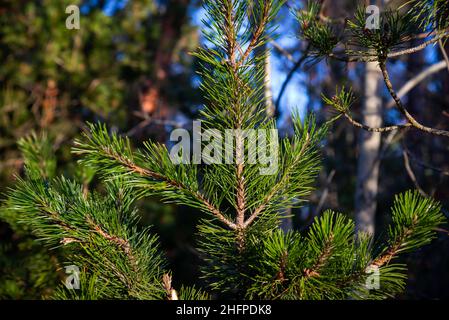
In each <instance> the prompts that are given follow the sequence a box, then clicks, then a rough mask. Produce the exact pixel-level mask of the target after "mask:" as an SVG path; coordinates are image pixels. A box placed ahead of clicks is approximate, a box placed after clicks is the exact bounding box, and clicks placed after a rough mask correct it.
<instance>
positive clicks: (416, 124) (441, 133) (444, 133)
mask: <svg viewBox="0 0 449 320" xmlns="http://www.w3.org/2000/svg"><path fill="white" fill-rule="evenodd" d="M379 66H380V69H381V71H382V76H383V78H384V82H385V85H386V86H387V89H388V92H389V93H390V95H391V97H392V98H393V100H394V101H395V102H396V106H397V108H398V109H399V111H400V112H401V113H402V114H403V115H404V116H405V118H406V119H407V120H408V122H410V124H411V125H412V126H413V127H415V128H417V129H419V130H421V131H424V132H427V133H430V134H433V135H436V136H445V137H449V131H445V130H440V129H434V128H430V127H427V126H424V125H422V124H421V123H419V122H418V121H416V120H415V118H413V116H412V115H411V114H410V113H409V112H408V111H407V109H406V108H405V107H404V105H403V104H402V101H401V99H400V98H399V97H398V96H397V94H396V92H395V91H394V89H393V84H392V83H391V81H390V75H389V74H388V71H387V67H386V64H385V61H383V62H380V63H379Z"/></svg>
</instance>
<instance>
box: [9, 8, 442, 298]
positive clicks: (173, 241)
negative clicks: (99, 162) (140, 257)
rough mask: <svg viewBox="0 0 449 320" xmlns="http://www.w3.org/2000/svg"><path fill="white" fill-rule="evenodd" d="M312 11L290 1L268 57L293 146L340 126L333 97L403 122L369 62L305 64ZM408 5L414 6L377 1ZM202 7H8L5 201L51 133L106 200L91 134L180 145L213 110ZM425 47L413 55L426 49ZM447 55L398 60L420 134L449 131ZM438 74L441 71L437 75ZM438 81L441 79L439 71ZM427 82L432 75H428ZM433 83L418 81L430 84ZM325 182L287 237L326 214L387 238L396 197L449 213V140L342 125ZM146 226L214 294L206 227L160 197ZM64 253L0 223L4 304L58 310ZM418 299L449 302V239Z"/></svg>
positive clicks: (427, 270)
mask: <svg viewBox="0 0 449 320" xmlns="http://www.w3.org/2000/svg"><path fill="white" fill-rule="evenodd" d="M305 2H306V1H303V0H296V1H286V3H285V5H284V7H283V9H282V10H281V12H280V14H279V16H278V18H277V21H276V22H277V24H278V25H279V27H278V29H277V37H275V38H274V39H272V41H270V42H269V43H267V44H266V48H265V49H266V50H268V51H269V52H270V57H269V59H267V60H266V61H265V65H264V66H263V67H264V68H265V72H266V79H267V82H266V84H265V91H266V94H267V96H269V97H271V99H270V102H269V109H270V112H271V115H272V116H273V117H276V121H277V122H278V126H279V127H280V130H281V134H282V135H289V134H290V133H291V130H292V127H291V121H290V119H291V113H292V111H298V112H299V113H300V114H301V115H304V114H306V113H309V112H314V113H315V114H316V115H317V118H318V120H319V122H320V123H324V122H325V121H326V120H328V119H330V118H331V117H332V116H333V114H332V113H331V112H330V110H329V109H328V108H327V107H325V106H324V105H323V103H322V100H321V97H320V95H321V94H322V93H325V94H327V95H328V96H332V95H333V94H334V92H335V87H336V86H337V85H338V86H341V85H346V86H352V88H353V90H354V92H355V94H356V96H357V97H358V99H357V101H356V104H355V105H354V106H353V109H352V110H353V113H354V117H355V118H357V119H359V120H360V121H361V122H363V123H366V124H369V125H372V126H380V125H382V124H383V125H390V124H395V123H400V122H401V121H402V120H401V116H400V114H399V113H398V112H397V110H396V109H395V108H393V105H392V103H391V101H390V99H389V95H388V92H387V91H386V88H385V86H384V84H383V82H382V81H381V80H382V78H381V75H379V73H378V72H377V71H376V68H372V66H369V65H366V64H362V63H358V64H357V63H349V64H346V63H342V62H337V61H326V60H321V61H316V60H311V59H306V56H307V43H303V42H302V41H300V40H298V37H297V34H298V31H299V26H298V24H297V22H296V21H295V19H294V17H293V15H292V14H291V10H298V9H300V8H302V7H304V5H305ZM363 2H364V1H357V0H341V1H330V0H327V1H325V11H324V13H325V14H326V15H327V16H330V17H331V18H334V19H336V20H338V19H340V20H343V21H344V19H345V18H350V17H351V16H352V15H353V14H354V12H355V8H356V6H357V4H360V3H363ZM385 2H388V5H390V6H393V7H394V6H397V5H400V4H402V3H404V2H406V1H401V0H399V1H378V4H379V5H380V6H382V5H387V3H385ZM73 4H74V5H77V6H78V7H79V8H80V13H81V16H80V29H79V30H77V29H74V30H69V29H67V28H66V19H67V17H68V16H69V14H67V13H66V8H67V6H69V5H73ZM204 18H205V15H204V11H203V9H202V7H201V1H196V0H193V1H189V0H158V1H157V0H29V1H27V0H2V1H0V61H1V67H0V202H1V201H3V200H4V198H5V192H6V191H7V188H8V187H10V186H11V185H12V184H13V183H14V175H17V174H22V173H23V160H22V157H21V154H20V151H19V149H18V145H17V141H18V139H20V138H21V137H24V136H27V135H29V134H30V133H32V132H36V133H42V132H45V133H46V134H47V137H48V139H49V140H50V141H51V143H52V149H53V152H54V153H55V154H56V156H57V163H58V167H57V171H58V174H64V175H66V176H70V177H72V178H74V179H76V180H78V181H80V182H82V183H83V184H85V185H86V187H88V188H91V189H94V188H97V185H98V182H99V181H98V180H97V178H96V177H95V174H94V173H93V172H89V171H88V170H87V169H83V168H79V167H77V165H76V159H74V158H73V157H72V155H71V154H70V148H71V143H72V141H73V139H74V138H76V137H78V136H79V135H80V133H81V132H82V130H83V129H84V128H85V122H86V121H90V122H97V121H101V122H104V123H106V124H107V125H108V127H109V128H111V130H114V131H116V132H120V133H121V134H123V135H127V136H129V137H130V138H131V139H132V140H133V142H134V144H135V145H136V146H139V144H141V143H142V141H144V140H146V139H154V140H158V141H160V142H163V143H167V140H168V137H169V133H170V131H171V130H173V129H174V128H177V127H186V128H188V127H189V123H191V121H192V119H195V118H197V117H198V111H199V110H200V109H201V106H202V103H203V101H202V98H201V93H200V91H199V85H200V77H199V76H198V75H197V74H196V72H195V71H196V70H197V69H198V65H197V61H196V60H195V58H194V57H193V56H192V55H190V54H189V53H190V52H192V51H194V50H195V49H196V48H197V47H198V46H201V45H207V42H206V41H205V40H204V38H203V37H202V35H201V27H202V20H203V19H204ZM413 45H414V44H413V41H412V42H410V46H413ZM444 52H446V54H449V43H448V44H446V45H445V46H444V45H443V47H440V46H438V45H436V46H430V47H428V48H427V49H426V50H423V51H419V52H417V53H415V54H412V55H408V56H403V57H399V58H397V59H395V60H391V61H390V64H389V65H388V67H389V69H390V72H391V75H392V81H393V83H394V84H395V86H396V87H397V88H398V89H400V88H402V87H403V86H405V85H407V86H408V87H409V89H410V88H411V89H410V90H409V91H408V92H406V93H405V94H404V95H403V99H404V102H405V103H406V104H407V107H408V109H409V110H410V111H411V113H412V114H413V115H414V116H415V118H416V119H418V120H419V121H420V122H422V123H425V124H427V125H429V126H432V127H436V128H440V129H446V130H448V129H449V66H445V65H443V64H442V63H441V62H442V61H444ZM436 65H438V67H435V66H436ZM429 68H430V69H429ZM428 70H431V72H429V71H428ZM419 75H422V77H419V79H417V76H419ZM323 161H324V163H323V169H322V171H321V173H320V176H319V178H318V180H317V182H316V191H315V192H314V193H313V194H312V195H311V197H310V199H309V202H308V203H307V205H306V206H304V207H303V208H301V209H295V210H293V212H287V213H290V214H292V215H293V217H292V218H291V219H289V220H287V221H286V222H285V225H284V228H295V229H299V230H303V229H306V228H307V226H308V225H309V224H310V222H311V221H312V220H313V218H314V217H315V216H317V215H319V214H320V212H322V211H324V210H325V209H329V208H330V209H333V210H336V211H340V212H344V213H346V214H348V216H350V217H352V218H355V219H356V220H357V219H358V217H360V216H368V217H371V218H370V219H371V220H370V222H369V224H368V226H365V227H368V228H371V229H372V230H374V231H375V233H376V236H378V237H379V238H382V237H383V236H384V234H385V231H386V229H385V226H386V225H387V224H388V222H389V217H390V215H389V213H390V206H391V204H392V202H393V198H394V194H396V193H398V192H402V191H405V190H408V189H412V188H413V189H415V188H417V189H419V190H420V192H421V193H422V194H426V195H430V196H433V197H434V198H436V199H437V200H439V201H441V203H442V205H443V210H445V213H446V215H447V211H446V210H447V209H446V208H448V206H449V140H448V139H447V138H444V137H435V136H432V135H428V134H425V133H422V132H419V131H416V130H407V131H399V132H392V133H385V134H371V133H367V132H364V131H361V130H360V129H357V128H354V127H353V126H352V125H351V124H350V123H348V122H347V121H345V120H343V119H341V120H339V121H337V122H336V123H335V124H334V125H333V127H332V129H331V130H330V132H329V135H328V136H327V138H326V140H325V142H324V145H323ZM139 207H140V213H141V215H142V221H141V223H142V224H145V225H147V224H151V225H153V226H154V229H153V230H154V231H156V232H157V233H158V234H159V236H160V238H161V242H162V245H163V247H164V249H165V251H166V252H167V256H168V259H169V262H170V267H171V268H172V270H173V273H174V274H175V279H174V282H175V286H176V285H179V284H180V283H183V284H192V283H201V280H200V279H199V272H198V265H199V264H200V260H199V257H198V254H197V252H196V251H195V249H194V248H195V241H194V236H195V232H196V231H195V225H196V221H197V220H198V219H199V218H200V216H201V214H200V213H198V212H194V211H193V210H192V209H189V208H184V207H174V206H170V205H162V204H161V203H160V201H159V199H157V198H152V199H148V200H145V201H142V202H140V203H139ZM61 259H63V257H61V256H60V255H59V254H58V251H57V250H54V251H50V250H48V249H46V248H44V247H42V246H41V245H40V244H39V243H37V242H36V241H35V240H34V239H33V237H32V236H31V235H30V232H29V230H27V229H26V227H25V226H22V225H20V224H17V223H15V220H14V219H13V218H11V217H9V216H8V213H6V212H3V213H2V221H1V222H0V298H2V299H39V298H42V297H44V298H45V297H49V296H50V295H51V293H52V290H53V288H54V287H55V285H56V284H58V283H59V282H60V281H61V279H62V276H63V273H62V274H61V271H56V270H60V267H59V266H60V261H61ZM404 260H405V262H407V263H408V264H409V267H410V270H409V281H408V285H407V290H406V292H405V293H404V295H403V296H401V297H399V298H401V299H442V298H449V289H448V288H449V273H448V270H449V235H448V233H447V231H446V232H444V230H442V231H441V232H439V237H438V239H437V240H436V241H435V242H433V244H432V245H430V246H427V247H425V248H423V249H422V250H420V251H418V252H416V253H413V254H409V255H408V256H407V257H406V258H405V259H404Z"/></svg>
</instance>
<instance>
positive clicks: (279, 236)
mask: <svg viewBox="0 0 449 320" xmlns="http://www.w3.org/2000/svg"><path fill="white" fill-rule="evenodd" d="M281 4H282V2H281V1H277V0H264V1H262V0H260V1H259V2H258V5H257V6H249V5H248V1H244V0H219V1H217V0H206V1H205V9H206V12H207V14H208V19H207V20H208V22H206V26H207V30H206V31H205V36H206V38H207V39H208V41H209V42H210V43H211V46H210V48H201V49H199V50H198V51H197V52H196V53H195V55H196V56H197V57H198V58H199V59H200V60H201V61H202V64H201V71H200V74H201V76H202V80H203V82H202V86H201V89H202V92H203V94H204V97H205V100H206V105H205V107H204V109H203V110H202V119H201V120H202V125H203V129H204V130H207V129H213V130H214V131H212V132H213V136H212V138H213V139H219V138H220V137H222V136H224V135H225V132H226V130H228V129H233V130H234V132H235V136H234V139H233V140H232V141H227V142H226V143H225V146H224V148H223V149H222V150H219V154H221V155H223V154H224V153H225V152H224V151H225V150H227V149H228V147H231V148H232V150H233V151H234V152H233V153H232V157H231V159H228V160H232V161H230V162H229V163H228V162H226V163H210V164H207V165H203V166H199V165H196V164H192V163H186V162H187V161H185V163H181V164H178V163H177V162H175V161H173V160H174V158H173V156H172V155H171V153H170V152H169V150H168V149H167V147H166V146H164V145H162V144H159V143H156V142H152V141H147V142H145V143H144V146H143V148H141V149H134V148H133V147H132V146H131V142H130V140H129V139H128V138H126V137H123V136H120V135H118V134H116V133H111V132H110V131H109V130H108V129H107V127H106V126H105V125H102V124H91V125H90V130H89V132H86V133H85V135H84V137H83V138H82V139H78V140H76V141H75V146H74V148H73V153H74V154H76V155H78V156H80V157H81V160H80V162H81V164H82V165H84V166H87V167H90V168H92V170H94V171H95V172H96V173H97V174H99V175H100V176H101V177H102V178H103V188H102V190H101V191H98V192H85V190H84V189H83V186H82V185H80V184H78V183H76V182H74V181H71V180H69V179H67V178H64V177H59V178H53V179H52V178H48V175H45V173H44V174H43V172H42V171H41V172H40V168H41V167H40V166H39V165H38V163H40V162H39V159H41V158H40V156H39V154H38V153H39V152H35V151H36V150H38V149H39V148H36V144H38V141H36V140H33V139H30V140H26V141H23V142H22V145H23V150H26V151H27V152H26V154H25V156H26V158H27V161H26V177H25V178H23V179H22V178H18V181H17V185H16V187H15V188H14V189H11V190H10V192H9V197H8V201H7V210H8V211H9V212H12V213H13V214H14V215H16V216H17V218H18V219H19V221H20V222H21V223H23V224H24V225H26V226H27V227H29V228H30V230H31V231H32V232H33V233H34V235H35V236H36V237H37V238H38V239H39V240H40V241H42V242H43V243H44V244H45V245H47V246H49V247H51V248H55V247H60V248H61V249H62V250H63V251H64V254H65V256H66V257H67V261H70V262H68V264H70V265H72V264H74V265H77V266H80V267H81V269H82V272H81V277H80V282H81V283H80V287H81V289H80V290H67V289H65V288H64V287H62V286H61V288H60V289H59V290H58V291H57V294H56V295H55V298H62V299H72V298H76V299H104V298H113V299H114V298H115V299H119V298H121V299H127V298H129V299H178V298H179V299H206V298H209V297H210V296H211V295H213V296H214V297H215V296H217V297H220V298H234V299H382V298H387V297H392V296H394V295H395V294H397V293H399V292H401V291H402V290H403V289H404V286H405V280H406V266H405V265H404V264H402V263H400V262H398V260H397V258H398V256H399V255H400V254H403V253H406V252H410V251H413V250H415V249H417V248H419V247H421V246H423V245H426V244H428V243H430V241H431V240H432V239H433V238H434V237H435V229H436V228H437V227H438V226H439V225H441V224H442V223H443V222H444V217H443V215H442V214H441V213H440V205H439V204H438V203H437V202H436V201H434V200H432V199H429V198H425V197H422V196H421V195H419V194H418V193H417V192H412V191H409V192H406V193H404V194H400V195H398V196H396V198H395V201H394V204H393V207H392V210H391V217H392V222H391V226H390V227H389V229H388V238H387V239H386V241H384V242H380V241H374V239H373V236H372V235H370V234H364V233H357V234H355V232H354V223H353V222H352V221H351V220H350V219H348V218H347V217H346V216H345V215H343V214H340V213H335V212H331V211H326V212H324V213H323V214H322V215H321V216H320V217H318V218H316V219H315V220H314V222H313V224H312V225H311V226H310V227H309V228H308V230H307V231H306V232H305V233H299V232H298V231H289V232H283V231H282V230H281V229H280V228H279V224H280V219H281V218H282V215H281V214H280V212H281V209H285V208H286V207H292V206H298V205H300V204H301V203H303V202H304V201H306V198H307V196H308V195H309V194H310V192H311V190H312V189H313V182H314V179H315V177H316V175H317V174H318V172H319V170H320V152H319V151H320V144H321V142H322V141H323V139H325V136H326V132H327V130H329V126H330V123H328V124H326V125H324V126H322V127H321V128H318V127H317V125H316V124H315V119H314V117H313V116H308V117H307V118H306V119H304V120H301V119H300V118H299V116H295V117H294V119H293V125H294V132H295V134H294V136H293V138H291V139H289V138H283V139H279V138H278V136H277V134H276V123H275V121H274V120H273V119H268V118H267V117H266V109H265V105H266V104H265V100H264V99H265V95H264V94H263V87H262V88H261V86H260V83H261V82H263V77H264V72H263V70H260V66H261V65H262V64H261V63H260V60H259V59H265V57H264V55H263V54H262V55H261V54H260V52H259V53H258V54H257V55H254V50H255V49H257V48H260V47H261V46H262V45H263V44H264V43H265V42H266V41H267V40H268V39H269V37H270V36H271V34H272V33H273V32H274V29H275V28H274V24H273V19H274V17H275V16H276V14H277V12H278V10H279V8H280V6H281ZM320 32H322V33H320ZM317 35H318V36H316V37H315V39H316V40H317V41H318V40H320V39H321V38H320V37H319V36H320V35H321V36H326V35H327V31H326V30H325V29H319V32H318V33H317ZM322 50H324V51H327V50H328V49H325V48H322ZM261 90H262V92H261ZM351 99H352V95H351V94H350V93H348V92H346V91H345V90H342V91H341V93H339V94H338V96H336V97H335V98H334V99H329V100H328V102H329V103H332V104H333V105H334V106H335V107H336V108H339V109H341V110H347V108H348V107H349V106H350V104H351ZM251 129H257V130H258V131H257V132H264V133H266V134H267V136H266V141H265V142H266V146H267V148H268V149H269V150H276V155H278V157H273V159H271V160H272V161H276V160H274V159H277V162H276V164H277V166H276V170H275V171H274V172H271V173H273V174H261V170H264V169H267V168H266V164H261V163H253V162H250V161H246V160H245V155H248V157H250V156H251V153H252V152H254V151H253V149H254V148H252V147H253V146H254V145H259V143H260V141H259V140H258V136H257V135H247V136H245V135H244V134H243V132H245V131H244V130H251ZM209 132H210V131H209ZM207 146H208V144H206V143H203V147H207ZM214 155H215V154H214ZM189 156H190V154H188V152H187V150H185V149H183V150H181V151H180V153H179V154H178V155H177V157H178V158H176V159H178V160H182V159H186V158H188V157H189ZM203 156H204V155H203ZM212 157H213V156H212V155H211V154H209V155H208V156H206V157H205V159H204V160H205V162H207V161H206V160H209V162H211V161H210V160H211V158H212ZM271 164H273V163H271ZM47 167H48V166H47ZM50 168H51V166H50ZM151 195H159V196H162V197H163V200H164V201H165V202H167V203H176V204H181V205H187V206H190V207H193V208H197V209H199V210H201V211H203V212H204V214H205V217H204V218H202V219H201V220H200V221H199V223H198V228H197V229H198V232H197V238H198V250H199V252H200V254H201V257H202V259H203V262H204V263H203V265H202V276H203V278H204V280H205V281H206V282H207V284H208V286H207V288H205V289H201V290H199V289H197V288H194V287H181V288H173V287H172V284H171V282H172V281H171V279H172V277H173V276H174V277H176V274H175V275H172V274H171V272H170V270H169V269H168V268H167V263H166V260H165V258H164V255H163V253H162V252H161V250H160V248H159V244H158V240H157V236H156V235H155V234H154V233H153V232H152V231H151V229H143V230H142V229H140V228H139V227H138V225H137V222H138V219H137V212H136V201H137V200H139V199H142V198H144V197H148V196H151ZM298 199H300V200H299V201H298ZM376 275H378V276H379V279H378V280H379V285H380V286H379V287H376V288H373V287H371V286H370V285H369V283H370V281H371V279H373V276H374V277H375V276H376ZM367 284H368V285H367Z"/></svg>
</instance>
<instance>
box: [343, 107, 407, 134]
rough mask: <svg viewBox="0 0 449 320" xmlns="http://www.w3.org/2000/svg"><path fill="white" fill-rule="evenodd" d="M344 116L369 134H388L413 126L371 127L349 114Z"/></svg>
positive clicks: (346, 113)
mask: <svg viewBox="0 0 449 320" xmlns="http://www.w3.org/2000/svg"><path fill="white" fill-rule="evenodd" d="M343 115H344V116H345V117H346V119H348V121H349V122H350V123H351V124H352V125H353V126H354V127H357V128H361V129H364V130H366V131H369V132H388V131H394V130H401V129H406V128H409V127H411V126H412V125H411V124H410V123H406V124H402V125H394V126H388V127H376V128H374V127H369V126H367V125H365V124H362V123H360V122H358V121H356V120H354V119H353V118H352V117H351V115H350V114H349V113H348V112H345V113H343Z"/></svg>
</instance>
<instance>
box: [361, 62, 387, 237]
mask: <svg viewBox="0 0 449 320" xmlns="http://www.w3.org/2000/svg"><path fill="white" fill-rule="evenodd" d="M380 80H381V74H380V71H379V67H378V65H377V62H370V63H367V65H366V76H365V93H364V95H365V99H364V101H365V103H364V104H363V107H362V108H363V110H362V113H363V123H365V124H367V125H368V126H370V127H379V126H381V125H382V100H381V98H380V97H379V94H378V93H379V84H380ZM380 145H381V134H380V133H371V132H367V131H365V130H361V131H360V134H359V138H358V150H359V158H358V161H357V183H356V192H355V221H356V228H357V230H358V231H363V232H367V233H370V234H374V230H375V215H376V208H377V201H376V196H377V191H378V187H379V163H380V162H379V161H378V156H379V151H380Z"/></svg>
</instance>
